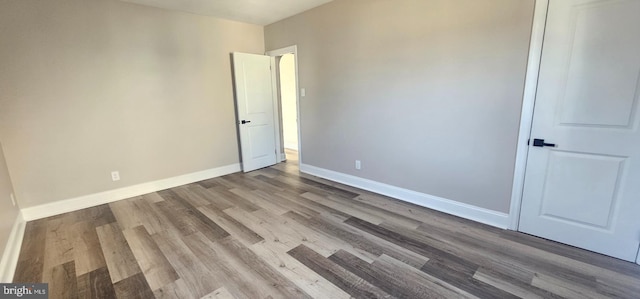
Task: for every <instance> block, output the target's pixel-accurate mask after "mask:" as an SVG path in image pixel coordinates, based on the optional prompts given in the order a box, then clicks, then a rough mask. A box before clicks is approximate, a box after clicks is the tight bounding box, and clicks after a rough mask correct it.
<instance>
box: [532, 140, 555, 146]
mask: <svg viewBox="0 0 640 299" xmlns="http://www.w3.org/2000/svg"><path fill="white" fill-rule="evenodd" d="M533 146H537V147H543V146H550V147H556V144H555V143H545V142H544V139H533Z"/></svg>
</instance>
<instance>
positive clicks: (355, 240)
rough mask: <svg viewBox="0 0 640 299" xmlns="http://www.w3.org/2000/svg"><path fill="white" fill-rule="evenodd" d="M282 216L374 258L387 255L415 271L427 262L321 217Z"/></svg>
mask: <svg viewBox="0 0 640 299" xmlns="http://www.w3.org/2000/svg"><path fill="white" fill-rule="evenodd" d="M284 216H285V217H288V218H290V219H292V220H294V221H297V222H299V223H301V224H303V225H305V226H307V227H310V228H313V229H317V230H319V231H322V232H324V233H325V234H327V235H329V236H334V237H337V238H339V239H342V240H344V241H345V242H347V243H349V244H351V245H352V246H353V247H354V248H358V249H362V250H364V251H366V252H369V253H370V254H372V255H374V256H380V255H382V254H387V255H389V256H392V257H394V258H396V259H398V260H400V261H402V262H404V263H406V264H408V265H410V266H413V267H415V268H417V269H420V267H422V266H423V265H424V264H425V263H426V262H427V261H428V260H429V259H428V258H426V257H424V256H422V255H419V254H417V253H414V252H412V251H409V250H407V249H404V248H403V247H400V246H398V245H396V244H393V243H390V242H388V241H386V240H383V239H379V238H378V239H377V240H376V239H374V238H376V237H374V236H371V235H369V236H367V235H363V234H360V233H359V232H358V231H356V230H354V229H351V227H350V226H347V225H339V224H338V223H335V222H333V221H331V220H330V219H325V218H323V217H314V218H311V219H307V218H305V217H302V216H300V215H299V214H297V213H296V212H288V213H286V214H284Z"/></svg>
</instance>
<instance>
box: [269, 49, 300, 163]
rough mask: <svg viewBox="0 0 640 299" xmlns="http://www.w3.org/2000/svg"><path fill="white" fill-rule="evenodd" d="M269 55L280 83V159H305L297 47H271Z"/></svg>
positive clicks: (278, 147)
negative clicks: (301, 125)
mask: <svg viewBox="0 0 640 299" xmlns="http://www.w3.org/2000/svg"><path fill="white" fill-rule="evenodd" d="M266 54H267V55H269V56H271V57H274V58H275V66H276V67H275V70H274V71H273V73H274V77H275V78H276V80H275V81H276V82H275V85H276V86H277V88H276V89H277V105H276V106H277V113H278V116H279V117H278V119H279V128H280V130H279V138H278V144H277V145H276V147H277V149H276V152H277V153H278V160H279V161H280V162H282V161H285V160H286V161H291V162H293V163H297V162H298V161H300V160H301V159H302V148H301V144H302V143H301V140H300V109H299V107H300V95H299V94H298V90H299V89H298V67H297V60H298V59H297V47H296V46H291V47H286V48H282V49H277V50H273V51H269V52H267V53H266Z"/></svg>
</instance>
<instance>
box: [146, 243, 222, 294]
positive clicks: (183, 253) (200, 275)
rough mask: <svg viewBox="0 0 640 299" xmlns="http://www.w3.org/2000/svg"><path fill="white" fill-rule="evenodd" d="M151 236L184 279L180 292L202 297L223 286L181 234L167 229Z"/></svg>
mask: <svg viewBox="0 0 640 299" xmlns="http://www.w3.org/2000/svg"><path fill="white" fill-rule="evenodd" d="M151 237H152V238H153V240H154V241H155V242H156V244H157V245H158V248H160V251H162V253H163V254H164V256H165V257H166V258H167V260H168V261H169V263H170V264H171V266H172V267H173V269H175V270H176V272H177V273H178V276H179V277H180V278H181V279H182V281H181V282H180V283H183V282H184V288H181V290H180V293H185V292H188V293H189V294H190V295H189V296H188V297H187V298H200V297H202V296H204V295H207V294H209V293H211V292H213V291H215V290H216V289H218V288H220V287H222V284H221V282H220V281H214V280H213V279H211V278H212V277H213V275H212V274H211V273H210V272H209V269H207V268H206V267H205V266H204V265H203V264H202V262H201V261H200V258H198V257H197V256H196V255H195V254H194V253H193V252H192V251H191V249H190V248H189V247H188V246H187V245H186V244H185V243H184V241H183V240H182V236H181V235H178V234H176V233H175V232H171V231H167V232H162V233H159V234H154V235H152V236H151ZM177 287H182V286H180V285H178V286H177ZM161 290H162V291H161V293H163V294H171V291H170V290H169V289H165V288H162V289H161Z"/></svg>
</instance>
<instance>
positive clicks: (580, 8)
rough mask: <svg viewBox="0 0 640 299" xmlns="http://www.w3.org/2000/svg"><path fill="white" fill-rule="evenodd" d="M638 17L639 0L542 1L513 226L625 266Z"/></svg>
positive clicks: (639, 193)
mask: <svg viewBox="0 0 640 299" xmlns="http://www.w3.org/2000/svg"><path fill="white" fill-rule="evenodd" d="M639 16H640V1H637V0H629V1H611V0H610V1H598V0H558V1H550V4H549V11H548V18H547V25H546V30H545V37H544V50H543V52H542V62H541V65H540V76H539V83H538V92H537V96H536V103H535V110H534V120H533V124H532V131H531V138H532V139H531V140H530V146H531V147H530V150H529V156H528V161H527V170H526V175H525V185H524V194H523V200H522V208H521V217H520V226H519V229H520V230H521V231H523V232H525V233H530V234H533V235H537V236H541V237H544V238H547V239H551V240H555V241H558V242H562V243H566V244H570V245H574V246H577V247H581V248H585V249H588V250H592V251H596V252H599V253H603V254H606V255H609V256H613V257H617V258H620V259H623V260H627V261H636V255H637V252H638V246H639V240H640V220H638V219H640V218H639V217H638V213H639V212H640V133H639V130H638V118H639V117H640V115H639V114H638V109H639V105H638V101H639V97H640V77H639V75H640V17H639ZM534 138H535V139H538V140H537V141H534ZM542 139H544V141H541V140H542ZM553 144H556V146H555V147H554V146H553Z"/></svg>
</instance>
